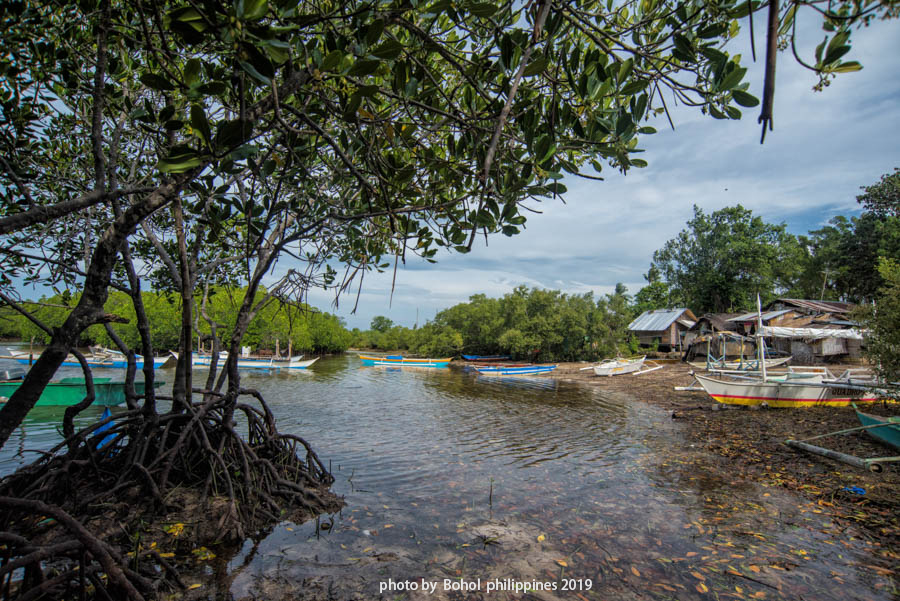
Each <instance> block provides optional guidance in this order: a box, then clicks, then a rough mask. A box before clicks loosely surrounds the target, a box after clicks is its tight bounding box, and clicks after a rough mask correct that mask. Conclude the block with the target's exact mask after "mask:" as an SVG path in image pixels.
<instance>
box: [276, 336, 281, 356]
mask: <svg viewBox="0 0 900 601" xmlns="http://www.w3.org/2000/svg"><path fill="white" fill-rule="evenodd" d="M275 356H276V357H281V346H280V345H279V344H278V336H276V337H275Z"/></svg>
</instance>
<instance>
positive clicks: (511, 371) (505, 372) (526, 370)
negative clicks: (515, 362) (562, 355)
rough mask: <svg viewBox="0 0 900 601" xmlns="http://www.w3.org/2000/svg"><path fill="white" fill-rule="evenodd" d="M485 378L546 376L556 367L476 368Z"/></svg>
mask: <svg viewBox="0 0 900 601" xmlns="http://www.w3.org/2000/svg"><path fill="white" fill-rule="evenodd" d="M475 369H476V370H478V373H479V374H481V375H483V376H533V375H537V374H545V373H549V372H551V371H553V370H554V369H556V365H526V366H524V367H505V366H496V367H476V368H475Z"/></svg>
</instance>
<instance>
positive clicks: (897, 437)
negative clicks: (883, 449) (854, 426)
mask: <svg viewBox="0 0 900 601" xmlns="http://www.w3.org/2000/svg"><path fill="white" fill-rule="evenodd" d="M856 417H857V419H859V423H860V424H861V425H863V426H869V427H868V429H867V430H866V432H867V433H868V434H869V435H870V436H871V437H872V438H875V439H877V440H879V441H881V442H883V443H885V444H888V445H890V446H892V447H894V448H896V449H900V421H897V422H894V421H893V420H890V419H889V418H886V417H881V416H880V415H870V414H868V413H863V412H862V411H859V410H857V411H856ZM896 419H897V418H894V420H896ZM871 426H878V427H875V428H873V427H871Z"/></svg>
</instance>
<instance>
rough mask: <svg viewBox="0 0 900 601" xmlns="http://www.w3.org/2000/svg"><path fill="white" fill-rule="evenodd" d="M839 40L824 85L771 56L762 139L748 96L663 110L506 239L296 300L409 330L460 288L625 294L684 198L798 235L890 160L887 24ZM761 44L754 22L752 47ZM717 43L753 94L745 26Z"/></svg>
mask: <svg viewBox="0 0 900 601" xmlns="http://www.w3.org/2000/svg"><path fill="white" fill-rule="evenodd" d="M822 36H823V34H822V32H821V31H820V30H819V29H818V28H811V29H810V30H809V32H808V35H805V36H803V39H802V40H801V41H800V43H801V44H802V48H804V49H805V51H804V56H806V57H807V59H809V57H811V56H812V53H813V49H814V48H815V46H816V44H818V43H819V42H820V41H821V40H822ZM852 39H853V50H852V52H851V54H850V55H848V56H847V57H845V60H858V61H860V62H861V63H862V64H863V65H864V69H863V70H862V71H859V72H856V73H849V74H844V75H841V76H840V77H838V78H837V79H836V80H835V81H833V82H832V83H831V85H830V86H829V87H828V88H826V89H825V91H824V92H814V91H812V86H813V85H814V84H815V83H816V78H815V76H814V74H813V73H812V72H810V71H807V70H806V69H804V68H802V67H800V66H798V65H797V64H796V62H795V61H794V60H793V59H792V57H791V56H790V54H785V53H781V54H779V63H778V69H777V76H776V82H777V87H776V92H775V129H774V131H772V132H769V133H768V134H767V136H766V142H765V144H764V145H760V143H759V136H760V127H759V125H758V124H757V122H756V118H757V116H758V115H759V107H756V108H751V109H744V118H743V119H742V120H741V121H717V120H714V119H712V118H710V117H704V116H703V115H701V114H700V113H699V111H690V110H679V109H675V110H674V120H675V127H676V129H675V131H672V130H671V129H670V128H669V126H668V123H667V122H666V120H665V118H664V117H663V118H662V119H658V120H656V122H652V123H651V124H652V125H653V126H654V127H656V129H657V130H658V131H659V133H657V134H655V135H652V136H644V137H642V140H641V144H639V146H640V147H641V148H644V149H646V151H647V152H646V153H644V154H643V155H641V157H642V158H644V159H646V160H647V161H648V162H649V163H650V165H649V167H647V168H645V169H633V170H631V171H630V172H629V173H628V175H627V176H622V175H621V174H618V173H615V172H614V171H613V170H610V169H605V170H604V176H605V177H606V181H603V182H593V181H587V180H583V179H580V178H574V177H570V178H568V179H567V180H566V181H565V183H566V186H567V187H568V189H569V192H568V194H567V195H566V199H565V200H566V202H565V204H563V203H562V202H561V201H558V200H557V201H547V202H545V203H542V204H541V205H535V206H536V207H537V208H539V209H540V210H541V211H543V213H542V214H541V215H532V216H530V217H529V219H528V223H527V229H525V231H523V232H522V233H521V234H519V235H518V236H514V237H512V238H507V237H505V236H502V235H500V236H495V237H493V238H490V239H489V241H488V246H487V247H485V242H484V238H483V237H482V238H480V239H478V244H477V245H476V248H475V249H474V250H473V251H472V252H471V253H469V254H467V255H457V254H451V253H449V252H448V253H444V254H441V255H439V256H438V257H437V258H438V263H437V264H428V263H426V262H424V261H418V260H407V263H406V265H405V266H401V267H400V268H399V270H398V273H397V279H396V288H395V289H394V292H393V299H391V279H392V275H393V274H392V273H385V274H370V275H367V276H366V279H365V283H364V286H363V291H362V294H361V296H360V300H359V306H358V308H357V310H356V313H355V314H352V313H351V309H352V308H353V304H354V301H355V295H352V296H347V297H342V298H341V300H340V304H339V306H338V307H337V308H335V307H334V306H333V305H332V301H333V300H334V299H333V295H329V294H326V293H322V292H313V293H312V294H311V296H310V300H311V302H312V303H313V304H315V305H316V306H318V307H319V308H320V309H323V310H327V311H331V312H334V313H336V314H337V315H339V316H340V317H342V318H343V319H344V320H345V321H346V323H347V325H348V326H349V327H351V328H352V327H358V328H360V329H368V328H369V324H370V322H371V320H372V318H373V317H374V316H376V315H383V316H386V317H388V318H390V319H391V320H392V321H393V322H394V323H395V324H399V325H404V326H407V327H412V326H413V325H414V323H416V319H417V316H418V323H419V324H420V325H421V324H423V323H424V322H425V321H427V320H429V319H432V318H433V317H434V315H435V313H436V312H437V311H440V310H442V309H445V308H447V307H450V306H452V305H454V304H457V303H460V302H465V301H466V300H468V298H469V296H470V295H472V294H478V293H483V294H486V295H488V296H493V297H498V296H502V295H504V294H506V293H508V292H510V291H511V290H512V289H513V288H514V287H516V286H518V285H526V286H529V287H541V288H547V289H554V290H562V291H563V292H567V293H583V292H587V291H593V292H594V293H595V295H599V294H606V293H609V292H611V291H612V290H613V289H614V288H615V285H616V283H617V282H622V283H624V284H625V285H626V286H627V287H628V290H629V292H630V293H632V294H633V293H634V292H637V291H638V290H639V289H640V288H641V287H642V286H643V285H644V283H645V282H644V279H643V274H644V273H646V272H647V269H648V267H649V264H650V259H651V257H652V254H653V251H654V250H656V249H657V248H659V247H660V246H662V244H663V243H664V242H665V241H666V240H668V239H670V238H672V237H673V236H675V235H676V234H677V233H678V232H679V231H680V230H682V229H683V228H684V227H685V223H686V222H687V220H688V219H690V218H691V216H692V207H693V205H694V204H696V205H698V206H700V207H701V208H702V209H703V210H704V211H706V212H711V211H715V210H718V209H721V208H722V207H726V206H733V205H735V204H738V203H740V204H742V205H743V206H745V207H747V208H750V209H752V210H753V212H754V214H757V215H760V216H762V217H763V218H764V219H765V220H767V221H769V222H773V223H781V222H784V223H786V224H787V226H788V229H789V231H791V232H793V233H799V234H803V233H806V232H808V231H809V230H810V229H815V228H817V227H819V226H820V225H821V224H824V223H826V222H827V221H828V220H829V219H830V218H831V217H833V216H834V215H839V214H843V215H850V214H856V213H858V212H859V208H858V204H857V202H856V196H857V194H859V193H860V187H861V186H864V185H870V184H873V183H876V182H877V181H878V180H879V179H880V177H881V176H882V175H883V174H885V173H889V172H891V171H893V169H894V167H900V76H898V73H900V23H898V22H897V21H893V22H887V23H876V24H874V25H872V26H870V27H869V28H867V29H864V30H862V31H857V32H854V35H853V38H852ZM763 43H764V41H763V39H762V36H761V30H760V29H757V51H758V53H762V52H764V50H762V46H763ZM731 51H732V52H733V53H735V52H736V53H741V54H742V55H743V59H742V64H743V66H746V67H749V72H748V74H747V78H748V79H747V81H749V82H750V86H751V87H750V91H751V92H752V93H754V95H756V96H757V97H760V96H761V90H762V81H763V72H762V64H761V63H762V60H761V59H762V54H758V56H757V58H758V60H757V62H756V63H755V64H754V63H753V62H752V59H751V56H750V47H749V38H747V37H744V38H741V39H739V40H738V43H737V45H736V46H735V47H733V48H732V50H731ZM810 62H811V60H810ZM667 102H668V103H669V107H670V109H672V102H671V101H670V100H669V99H667ZM354 292H355V290H354Z"/></svg>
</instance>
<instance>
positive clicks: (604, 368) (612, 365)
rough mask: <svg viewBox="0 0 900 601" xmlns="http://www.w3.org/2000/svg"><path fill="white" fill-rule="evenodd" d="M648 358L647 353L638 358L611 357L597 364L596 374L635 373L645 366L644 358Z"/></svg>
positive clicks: (616, 374)
mask: <svg viewBox="0 0 900 601" xmlns="http://www.w3.org/2000/svg"><path fill="white" fill-rule="evenodd" d="M646 358H647V355H644V356H643V357H638V358H637V359H610V360H609V361H604V362H603V363H601V364H599V365H595V366H594V374H595V375H598V376H618V375H621V374H630V373H634V372H636V371H640V370H641V368H642V367H643V366H644V359H646Z"/></svg>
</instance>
